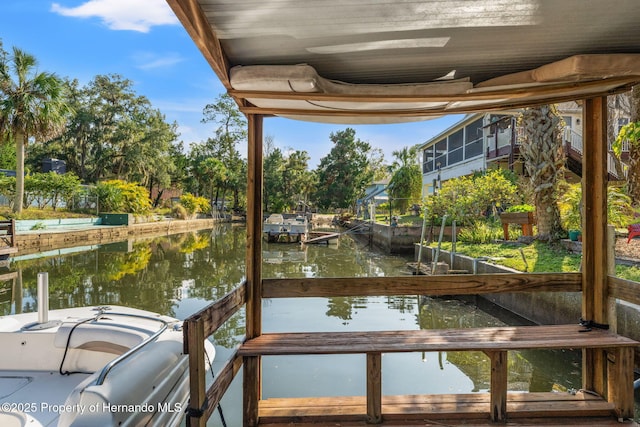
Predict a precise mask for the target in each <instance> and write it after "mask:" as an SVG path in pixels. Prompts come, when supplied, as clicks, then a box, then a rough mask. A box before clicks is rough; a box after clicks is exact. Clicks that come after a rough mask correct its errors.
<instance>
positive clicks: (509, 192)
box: [426, 169, 519, 224]
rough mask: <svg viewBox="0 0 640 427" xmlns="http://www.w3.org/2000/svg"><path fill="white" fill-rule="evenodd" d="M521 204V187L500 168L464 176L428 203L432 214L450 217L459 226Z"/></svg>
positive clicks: (447, 184) (443, 187) (455, 180)
mask: <svg viewBox="0 0 640 427" xmlns="http://www.w3.org/2000/svg"><path fill="white" fill-rule="evenodd" d="M516 202H519V196H518V188H517V186H516V185H515V184H514V183H513V182H512V181H511V180H510V179H509V178H508V177H507V174H505V173H504V172H503V171H502V170H500V169H492V170H489V171H487V172H486V173H484V174H476V175H474V176H462V177H458V178H454V179H450V180H447V181H445V182H444V183H442V188H441V189H440V190H439V191H438V192H437V193H436V194H435V195H432V196H430V197H429V198H428V199H427V200H426V205H427V207H428V211H429V215H431V216H433V217H436V218H437V217H442V216H443V215H447V217H448V218H450V219H455V220H456V221H457V222H458V224H467V223H470V222H471V221H473V220H479V219H482V218H484V216H485V213H486V212H487V211H489V210H494V211H495V208H497V207H500V206H508V205H510V204H513V203H516Z"/></svg>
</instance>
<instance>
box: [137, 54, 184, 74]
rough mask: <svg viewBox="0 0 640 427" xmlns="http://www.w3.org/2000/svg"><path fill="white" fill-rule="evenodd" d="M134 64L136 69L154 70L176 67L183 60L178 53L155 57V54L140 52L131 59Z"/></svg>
mask: <svg viewBox="0 0 640 427" xmlns="http://www.w3.org/2000/svg"><path fill="white" fill-rule="evenodd" d="M133 60H134V61H135V62H136V64H137V65H136V68H138V69H140V70H151V69H155V68H166V67H171V66H173V65H176V64H178V63H180V62H182V61H184V58H183V57H182V56H180V54H178V53H167V54H165V55H162V56H161V55H157V54H155V53H148V52H142V53H138V54H136V55H135V56H134V57H133Z"/></svg>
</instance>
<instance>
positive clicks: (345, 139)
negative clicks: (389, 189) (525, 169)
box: [316, 128, 374, 209]
mask: <svg viewBox="0 0 640 427" xmlns="http://www.w3.org/2000/svg"><path fill="white" fill-rule="evenodd" d="M329 138H330V139H331V142H333V144H334V145H333V148H331V151H330V152H329V154H328V155H327V156H325V157H323V158H322V159H321V160H320V164H319V165H318V169H317V174H318V188H317V192H316V199H317V203H318V206H319V207H320V208H323V209H327V208H330V207H339V208H350V207H353V206H354V205H355V202H356V200H357V199H358V198H359V197H362V196H363V195H364V191H365V189H366V186H367V184H369V183H370V182H371V180H372V179H373V176H374V171H373V168H372V167H371V163H370V161H369V155H370V153H371V146H370V145H369V143H367V142H364V141H361V140H360V139H357V138H356V131H355V130H354V129H352V128H347V129H345V130H343V131H338V132H335V133H331V135H330V136H329Z"/></svg>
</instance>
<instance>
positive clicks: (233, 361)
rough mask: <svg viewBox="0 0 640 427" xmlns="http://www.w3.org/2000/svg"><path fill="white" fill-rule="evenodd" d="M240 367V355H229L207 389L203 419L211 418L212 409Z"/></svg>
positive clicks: (218, 402)
mask: <svg viewBox="0 0 640 427" xmlns="http://www.w3.org/2000/svg"><path fill="white" fill-rule="evenodd" d="M240 368H242V357H240V356H238V355H237V352H235V353H234V354H233V356H231V358H230V359H229V360H227V362H226V363H225V364H224V366H223V367H222V369H221V370H220V372H219V373H218V375H217V376H216V379H215V381H214V382H213V384H212V385H211V387H209V390H207V404H208V406H207V409H206V410H205V411H204V415H203V417H204V419H206V420H208V419H209V418H211V415H212V414H213V411H214V410H215V409H216V408H217V407H218V405H219V404H220V400H222V397H223V396H224V394H225V393H226V392H227V389H228V388H229V386H230V385H231V382H232V381H233V379H234V378H235V377H236V375H237V374H238V372H240Z"/></svg>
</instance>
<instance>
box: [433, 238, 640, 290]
mask: <svg viewBox="0 0 640 427" xmlns="http://www.w3.org/2000/svg"><path fill="white" fill-rule="evenodd" d="M436 245H437V244H435V243H433V244H432V245H431V246H436ZM441 248H442V249H443V250H445V251H450V250H451V242H443V243H442V246H441ZM520 249H522V252H521V251H520ZM456 252H458V253H460V254H462V255H466V256H469V257H472V258H479V257H489V258H491V260H490V261H489V262H491V263H493V264H496V265H503V266H505V267H509V268H513V269H514V270H518V271H527V272H529V273H552V272H563V273H569V272H577V271H579V270H580V260H581V258H582V255H580V254H573V253H569V252H567V251H566V250H565V249H564V248H562V247H560V246H557V247H554V246H550V245H548V244H545V243H542V242H534V243H532V244H531V245H527V246H515V245H514V244H513V243H485V244H468V243H464V242H458V243H457V244H456ZM523 254H524V259H526V264H525V261H524V259H523ZM525 268H526V269H525ZM616 276H618V277H621V278H623V279H628V280H634V281H636V282H640V268H638V267H632V266H627V265H616Z"/></svg>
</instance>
